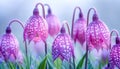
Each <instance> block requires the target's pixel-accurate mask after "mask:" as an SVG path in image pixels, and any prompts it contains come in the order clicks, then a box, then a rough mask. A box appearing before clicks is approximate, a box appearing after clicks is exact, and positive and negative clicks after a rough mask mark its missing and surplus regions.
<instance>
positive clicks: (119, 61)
mask: <svg viewBox="0 0 120 69" xmlns="http://www.w3.org/2000/svg"><path fill="white" fill-rule="evenodd" d="M110 59H111V63H112V64H114V65H116V66H117V67H118V68H120V44H116V45H114V46H113V47H112V49H111V52H110Z"/></svg>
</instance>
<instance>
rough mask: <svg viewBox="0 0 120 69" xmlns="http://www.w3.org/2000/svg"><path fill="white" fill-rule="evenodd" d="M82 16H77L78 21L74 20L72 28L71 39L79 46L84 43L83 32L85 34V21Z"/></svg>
mask: <svg viewBox="0 0 120 69" xmlns="http://www.w3.org/2000/svg"><path fill="white" fill-rule="evenodd" d="M80 14H81V15H82V16H79V19H77V20H76V22H75V23H74V26H73V39H74V41H75V42H76V41H78V42H79V43H80V44H81V45H83V43H84V42H85V32H86V24H87V23H86V20H85V19H84V18H83V14H82V13H80Z"/></svg>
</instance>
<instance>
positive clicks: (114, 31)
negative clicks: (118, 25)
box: [109, 30, 119, 50]
mask: <svg viewBox="0 0 120 69" xmlns="http://www.w3.org/2000/svg"><path fill="white" fill-rule="evenodd" d="M113 33H115V34H116V36H117V37H116V39H117V38H118V37H119V34H118V31H117V30H112V31H111V33H110V48H109V50H111V39H112V35H113ZM116 42H117V40H116Z"/></svg>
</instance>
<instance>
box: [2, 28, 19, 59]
mask: <svg viewBox="0 0 120 69" xmlns="http://www.w3.org/2000/svg"><path fill="white" fill-rule="evenodd" d="M18 51H19V45H18V41H17V39H16V37H15V36H14V35H13V34H12V33H11V29H10V27H7V29H6V33H5V34H4V35H3V36H2V37H1V40H0V52H1V53H2V55H3V57H4V59H5V61H8V60H15V59H17V54H18Z"/></svg>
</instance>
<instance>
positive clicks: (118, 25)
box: [0, 0, 120, 65]
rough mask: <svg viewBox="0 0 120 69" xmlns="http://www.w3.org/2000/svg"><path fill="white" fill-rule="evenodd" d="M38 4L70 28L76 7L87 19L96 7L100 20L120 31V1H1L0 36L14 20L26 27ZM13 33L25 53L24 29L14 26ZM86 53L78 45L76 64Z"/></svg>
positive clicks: (96, 54)
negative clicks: (48, 8)
mask: <svg viewBox="0 0 120 69" xmlns="http://www.w3.org/2000/svg"><path fill="white" fill-rule="evenodd" d="M38 2H42V3H43V4H45V3H47V4H49V5H50V6H51V8H52V11H53V13H54V14H55V15H56V16H57V17H59V19H60V21H61V22H62V21H63V20H67V21H68V22H69V25H70V27H71V21H72V15H73V9H74V8H75V7H76V6H80V7H81V9H82V11H83V14H84V17H85V18H86V15H87V12H88V9H89V8H91V7H94V8H96V10H97V12H98V15H99V18H100V19H101V20H102V21H104V22H105V24H106V25H107V26H108V27H109V29H110V31H111V30H112V29H117V30H118V31H119V29H120V8H119V6H120V0H114V1H113V0H0V9H1V10H0V36H1V35H2V34H3V33H5V29H6V27H7V25H8V23H9V21H10V20H12V19H19V20H21V21H22V22H23V24H24V25H25V22H26V21H27V19H28V18H29V17H30V16H32V12H33V9H34V7H35V5H36V3H38ZM39 10H40V13H42V11H41V7H39ZM46 11H47V8H46ZM91 15H92V13H91ZM77 17H78V13H77V14H76V18H77ZM12 31H13V33H14V34H15V36H16V37H17V38H18V40H19V44H20V48H21V50H22V51H24V44H23V38H22V37H23V29H22V27H21V26H20V25H19V24H17V23H16V24H12ZM119 32H120V31H119ZM50 40H52V41H53V39H52V38H50V39H48V44H49V46H50V47H49V48H50V49H51V45H52V44H51V43H52V41H50ZM41 48H42V47H41ZM84 52H85V51H84V49H82V47H80V45H79V44H76V46H75V55H76V62H78V61H77V60H80V59H81V57H82V55H83V54H84ZM93 53H94V54H92V55H94V56H95V57H96V59H95V60H97V59H99V56H100V55H98V53H96V51H94V52H93ZM96 65H97V62H96Z"/></svg>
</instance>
